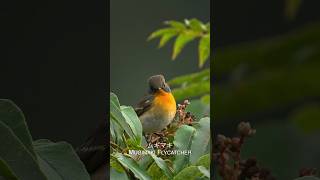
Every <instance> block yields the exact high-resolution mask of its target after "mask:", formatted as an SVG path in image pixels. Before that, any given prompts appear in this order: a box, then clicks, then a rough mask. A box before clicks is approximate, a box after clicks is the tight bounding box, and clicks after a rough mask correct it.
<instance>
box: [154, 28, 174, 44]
mask: <svg viewBox="0 0 320 180" xmlns="http://www.w3.org/2000/svg"><path fill="white" fill-rule="evenodd" d="M167 33H169V34H171V33H177V30H176V29H174V28H163V29H159V30H157V31H155V32H153V33H151V35H150V36H149V37H148V41H150V40H152V39H154V38H157V37H160V36H163V35H165V34H167Z"/></svg>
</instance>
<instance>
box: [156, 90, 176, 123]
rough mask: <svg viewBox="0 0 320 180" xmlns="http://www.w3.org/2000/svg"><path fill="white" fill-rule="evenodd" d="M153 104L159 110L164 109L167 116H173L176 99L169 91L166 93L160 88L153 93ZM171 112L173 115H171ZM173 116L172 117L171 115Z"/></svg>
mask: <svg viewBox="0 0 320 180" xmlns="http://www.w3.org/2000/svg"><path fill="white" fill-rule="evenodd" d="M154 103H155V104H154V105H155V106H156V107H157V109H158V108H159V110H160V109H161V110H163V111H165V113H167V114H168V115H169V116H174V115H175V113H176V101H175V99H174V97H173V95H172V94H171V93H167V92H165V91H164V90H162V89H160V90H159V91H158V92H157V93H156V94H155V99H154ZM172 114H173V115H172ZM172 118H173V117H172Z"/></svg>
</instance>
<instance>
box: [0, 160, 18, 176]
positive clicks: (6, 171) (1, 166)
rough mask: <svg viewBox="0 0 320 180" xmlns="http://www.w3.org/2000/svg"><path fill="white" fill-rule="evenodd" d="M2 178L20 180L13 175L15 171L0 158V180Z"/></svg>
mask: <svg viewBox="0 0 320 180" xmlns="http://www.w3.org/2000/svg"><path fill="white" fill-rule="evenodd" d="M1 177H5V178H6V179H11V180H17V179H18V178H17V177H16V175H15V174H14V173H13V171H12V170H11V169H10V168H9V165H8V164H7V163H5V162H4V160H2V159H1V158H0V179H1Z"/></svg>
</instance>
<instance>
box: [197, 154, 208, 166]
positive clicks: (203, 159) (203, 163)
mask: <svg viewBox="0 0 320 180" xmlns="http://www.w3.org/2000/svg"><path fill="white" fill-rule="evenodd" d="M196 165H197V166H203V167H205V168H207V169H209V168H210V154H205V155H203V156H201V157H200V158H199V159H198V162H197V163H196Z"/></svg>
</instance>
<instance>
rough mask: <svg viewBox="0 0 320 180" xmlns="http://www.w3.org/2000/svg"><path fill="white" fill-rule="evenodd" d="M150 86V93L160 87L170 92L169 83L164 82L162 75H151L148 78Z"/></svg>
mask: <svg viewBox="0 0 320 180" xmlns="http://www.w3.org/2000/svg"><path fill="white" fill-rule="evenodd" d="M148 82H149V86H150V89H149V91H150V93H155V92H157V91H158V90H160V89H162V90H164V91H166V92H171V89H170V87H169V85H168V84H167V83H166V80H165V79H164V77H163V75H154V76H151V77H150V78H149V80H148Z"/></svg>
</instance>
